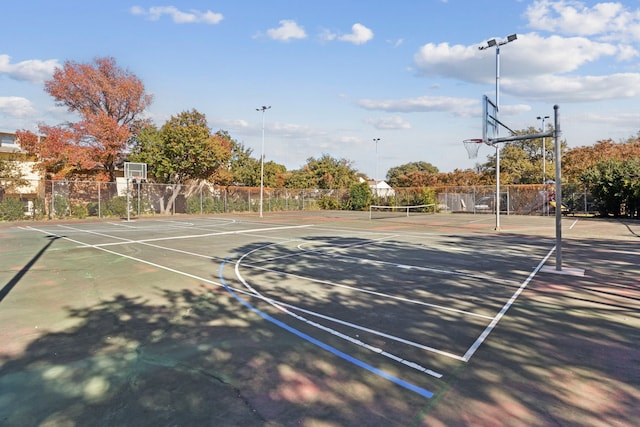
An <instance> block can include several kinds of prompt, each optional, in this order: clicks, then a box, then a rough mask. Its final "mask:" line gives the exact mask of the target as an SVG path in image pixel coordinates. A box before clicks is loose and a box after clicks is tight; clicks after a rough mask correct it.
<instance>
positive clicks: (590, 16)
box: [525, 0, 640, 36]
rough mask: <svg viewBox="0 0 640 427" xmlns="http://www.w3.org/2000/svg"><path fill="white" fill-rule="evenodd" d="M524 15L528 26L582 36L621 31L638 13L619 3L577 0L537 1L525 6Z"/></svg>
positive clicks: (635, 23)
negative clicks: (586, 3) (590, 2)
mask: <svg viewBox="0 0 640 427" xmlns="http://www.w3.org/2000/svg"><path fill="white" fill-rule="evenodd" d="M525 17H526V18H527V19H528V20H529V27H531V28H534V29H537V30H544V31H549V32H554V33H560V34H576V35H582V36H594V35H603V34H606V33H610V32H620V31H624V30H625V28H626V27H627V26H628V25H630V24H631V25H638V22H639V21H638V18H639V17H640V16H639V15H638V13H637V11H636V12H630V11H628V10H626V9H625V8H624V6H623V5H622V4H621V3H614V2H606V3H597V4H595V5H594V6H593V7H588V6H586V5H585V4H584V3H583V2H580V1H549V0H542V1H537V2H534V3H533V4H531V5H530V6H529V7H527V10H526V12H525Z"/></svg>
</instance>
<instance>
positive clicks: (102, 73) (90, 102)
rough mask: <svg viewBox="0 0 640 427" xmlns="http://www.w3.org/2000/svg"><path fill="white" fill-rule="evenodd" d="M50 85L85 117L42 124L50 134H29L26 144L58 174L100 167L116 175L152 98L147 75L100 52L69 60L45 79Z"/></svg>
mask: <svg viewBox="0 0 640 427" xmlns="http://www.w3.org/2000/svg"><path fill="white" fill-rule="evenodd" d="M45 91H46V92H47V93H49V94H50V95H51V96H52V97H53V98H54V99H55V100H56V102H57V104H58V105H62V106H65V107H67V109H68V110H69V111H71V112H75V113H77V114H78V115H79V116H80V121H79V122H77V123H70V124H67V125H60V126H46V125H42V126H40V127H39V132H40V133H41V134H44V135H46V138H34V137H33V136H31V137H29V138H25V141H26V144H23V148H24V149H25V150H27V151H29V152H30V153H32V154H35V155H37V156H38V158H39V159H40V160H42V161H43V165H44V167H45V168H46V169H45V170H46V172H47V173H49V174H50V175H53V176H54V177H60V176H61V175H62V176H65V177H66V176H67V175H69V174H75V173H81V172H82V171H83V170H84V171H86V170H87V169H91V168H94V167H101V168H102V169H103V172H104V174H105V175H106V178H107V179H108V180H109V181H112V182H113V181H115V178H116V176H115V170H116V164H117V163H118V162H119V161H120V160H121V159H122V157H123V155H124V153H125V152H126V151H127V149H128V141H129V139H130V137H131V135H132V132H134V131H135V130H136V129H137V128H138V127H139V125H140V119H139V117H140V115H141V114H142V112H143V111H144V110H145V108H146V107H147V106H148V105H149V104H150V103H151V101H152V96H151V95H149V94H147V93H145V88H144V85H143V84H142V81H141V80H140V79H139V78H138V77H136V76H135V75H134V74H132V73H131V72H129V71H126V70H123V69H122V68H119V67H118V66H117V65H116V61H115V59H113V58H108V57H107V58H96V59H95V60H94V61H93V63H91V64H81V63H76V62H72V61H67V62H65V63H64V65H63V67H62V68H57V69H56V70H55V71H54V73H53V77H52V79H51V80H48V81H46V82H45ZM23 134H25V136H26V134H27V132H26V131H25V132H23Z"/></svg>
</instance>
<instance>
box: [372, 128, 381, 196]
mask: <svg viewBox="0 0 640 427" xmlns="http://www.w3.org/2000/svg"><path fill="white" fill-rule="evenodd" d="M373 142H375V143H376V176H375V181H376V185H377V184H378V142H380V138H373Z"/></svg>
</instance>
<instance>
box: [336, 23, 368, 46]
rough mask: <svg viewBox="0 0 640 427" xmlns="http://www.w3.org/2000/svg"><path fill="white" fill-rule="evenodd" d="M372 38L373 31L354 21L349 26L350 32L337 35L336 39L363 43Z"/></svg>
mask: <svg viewBox="0 0 640 427" xmlns="http://www.w3.org/2000/svg"><path fill="white" fill-rule="evenodd" d="M371 39H373V31H371V30H370V29H369V28H367V27H365V26H364V25H362V24H359V23H356V24H353V26H352V27H351V34H345V35H343V36H340V37H338V40H340V41H343V42H349V43H353V44H365V43H366V42H368V41H370V40H371Z"/></svg>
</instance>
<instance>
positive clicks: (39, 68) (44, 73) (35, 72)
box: [0, 55, 60, 83]
mask: <svg viewBox="0 0 640 427" xmlns="http://www.w3.org/2000/svg"><path fill="white" fill-rule="evenodd" d="M56 67H60V64H59V63H58V61H57V60H55V59H48V60H46V61H41V60H39V59H30V60H27V61H22V62H18V63H17V64H12V63H11V57H9V55H0V75H2V74H6V75H7V76H8V77H9V78H11V79H14V80H21V81H28V82H31V83H42V82H43V81H45V80H47V79H49V78H50V77H51V76H52V75H53V72H54V70H55V69H56Z"/></svg>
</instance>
